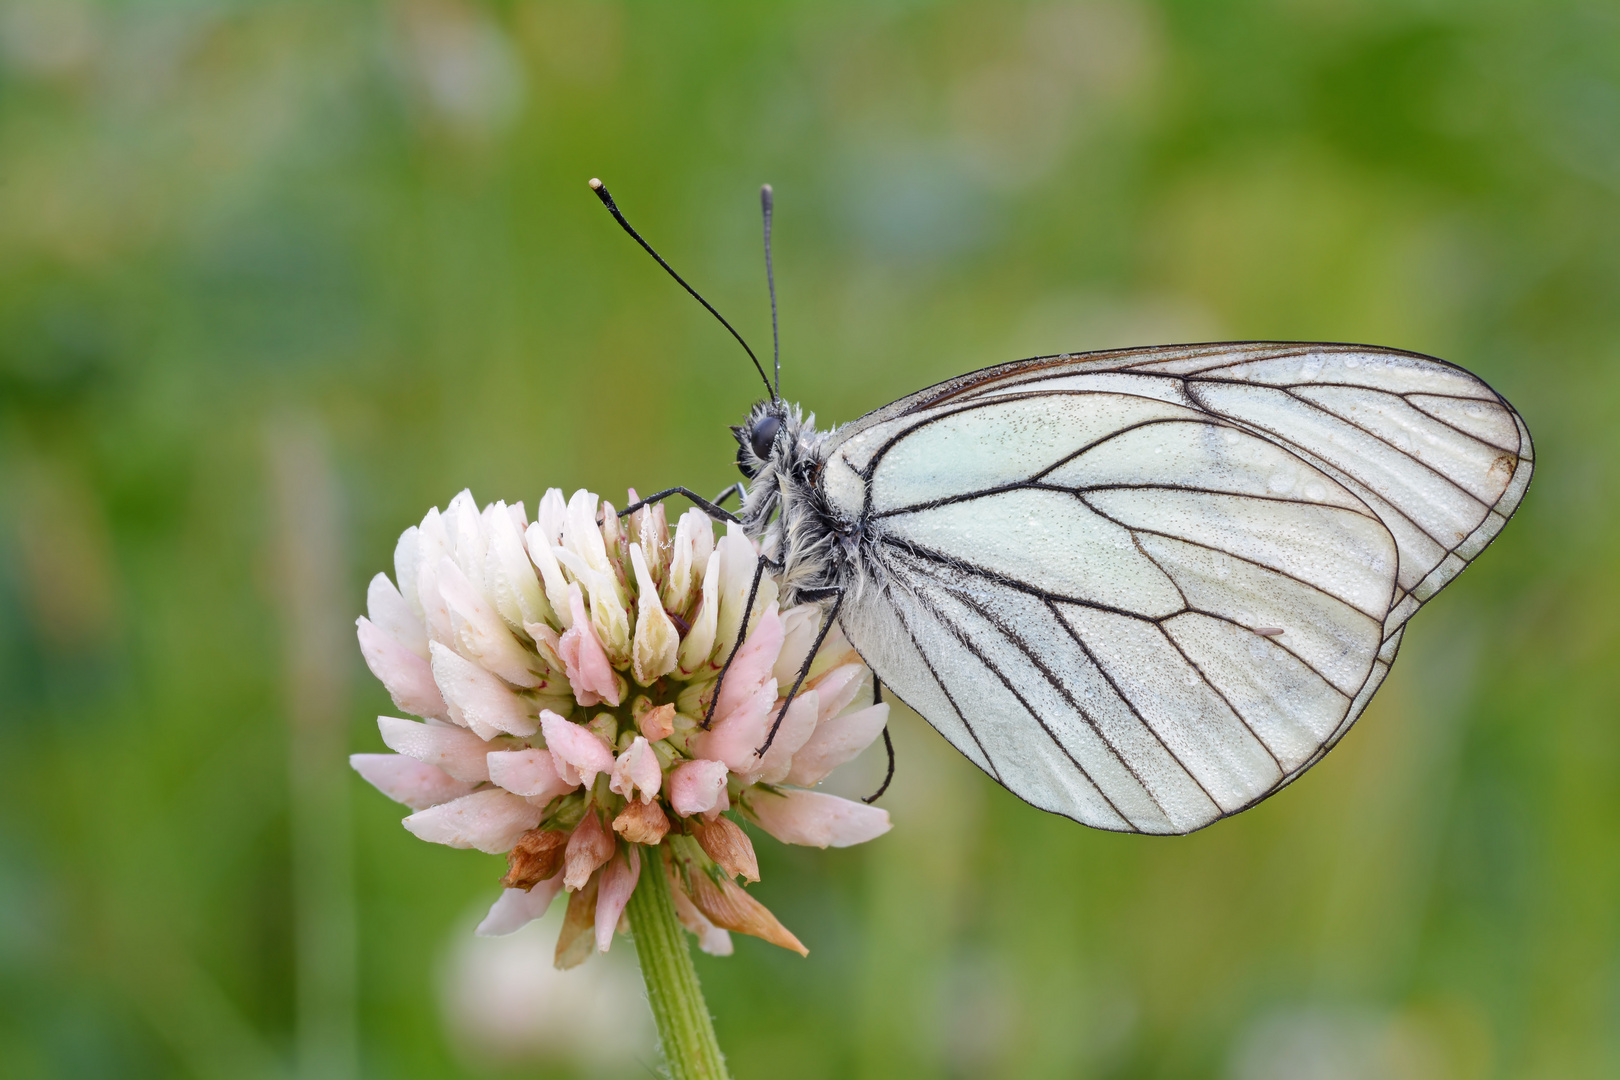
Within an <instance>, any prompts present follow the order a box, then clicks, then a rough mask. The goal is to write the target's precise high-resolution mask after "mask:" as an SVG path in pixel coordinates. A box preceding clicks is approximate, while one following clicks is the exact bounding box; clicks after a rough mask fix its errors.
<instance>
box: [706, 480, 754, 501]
mask: <svg viewBox="0 0 1620 1080" xmlns="http://www.w3.org/2000/svg"><path fill="white" fill-rule="evenodd" d="M733 493H735V494H736V496H737V498H739V499H746V498H748V489H747V488H745V487H743V486H742V481H741V480H739V481H737V482H736V483H735V484H732V485H731V486H730V487H728V488H726V489H725V490H724V491H722V492H721V493H720V494H718V495H716V496H715V497H714V499H713V500H712V501H713V502H714V505H716V506H724V505H726V500H727V499H729V498H731V496H732V494H733Z"/></svg>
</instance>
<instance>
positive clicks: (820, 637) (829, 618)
mask: <svg viewBox="0 0 1620 1080" xmlns="http://www.w3.org/2000/svg"><path fill="white" fill-rule="evenodd" d="M801 595H804V596H812V597H813V594H812V593H810V592H808V591H807V592H805V593H803V594H801ZM832 595H833V603H832V610H831V611H828V612H827V614H826V615H825V616H824V617H823V618H822V620H821V629H820V630H819V631H818V632H817V633H816V643H815V644H814V645H812V646H810V653H809V655H807V656H806V657H805V658H804V664H803V665H802V666H800V668H799V677H798V678H797V679H794V680H793V689H792V690H789V691H788V696H787V700H786V701H784V702H782V707H781V708H780V709H778V710H777V713H776V720H775V722H774V723H772V724H771V732H770V734H769V735H767V736H765V745H764V746H762V747H760V748H759V749H758V750H756V751H754V753H755V755H756V756H758V757H764V756H765V751H767V750H769V749H770V748H771V743H773V742H775V741H776V731H777V729H778V728H780V727H781V726H782V718H783V717H784V716H786V715H787V711H788V706H790V705H792V704H793V699H794V698H795V697H798V695H799V687H801V686H803V685H804V680H805V676H807V675H809V674H810V665H811V664H814V663H815V662H816V653H818V652H820V651H821V643H822V642H823V641H826V640H827V632H828V631H829V630H831V629H832V628H833V623H835V622H836V621H837V620H838V608H839V606H840V605H842V604H843V602H844V594H843V593H841V592H836V593H833V594H832Z"/></svg>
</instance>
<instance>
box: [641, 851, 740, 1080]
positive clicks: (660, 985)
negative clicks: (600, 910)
mask: <svg viewBox="0 0 1620 1080" xmlns="http://www.w3.org/2000/svg"><path fill="white" fill-rule="evenodd" d="M645 850H646V852H647V853H648V857H646V858H645V859H644V860H643V864H642V870H641V879H640V881H638V882H637V883H636V891H635V892H634V893H632V894H631V896H630V905H629V907H628V909H627V910H628V911H629V913H630V931H631V933H632V934H633V935H634V936H635V942H636V957H637V959H639V960H640V961H641V977H642V979H644V980H645V981H646V983H647V1002H648V1004H650V1005H651V1006H652V1013H653V1019H654V1020H656V1021H657V1022H658V1038H659V1041H660V1042H661V1043H662V1044H663V1047H664V1061H665V1062H666V1063H667V1064H668V1065H669V1074H670V1076H671V1078H672V1080H727V1073H726V1063H725V1058H724V1057H723V1056H722V1055H721V1053H720V1044H719V1043H718V1042H716V1041H715V1037H714V1024H713V1022H712V1021H711V1020H710V1019H709V1007H708V1005H707V1004H705V1003H704V1001H703V990H702V988H701V987H700V986H698V977H697V970H696V969H695V968H694V967H693V966H692V953H691V951H690V949H689V948H688V946H687V943H686V932H685V931H684V930H682V929H681V924H680V922H679V921H677V920H676V918H675V904H674V902H673V901H672V900H671V899H670V895H669V882H668V881H667V880H666V879H665V877H664V861H663V859H661V858H659V855H661V854H662V852H660V851H659V849H657V848H648V849H645Z"/></svg>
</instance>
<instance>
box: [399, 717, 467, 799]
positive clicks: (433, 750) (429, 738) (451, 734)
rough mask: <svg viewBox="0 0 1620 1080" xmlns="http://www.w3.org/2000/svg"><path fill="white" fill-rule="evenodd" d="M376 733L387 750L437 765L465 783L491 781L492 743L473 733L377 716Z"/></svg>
mask: <svg viewBox="0 0 1620 1080" xmlns="http://www.w3.org/2000/svg"><path fill="white" fill-rule="evenodd" d="M377 730H378V731H379V732H381V733H382V740H383V745H385V746H387V747H388V749H390V750H394V751H397V752H398V753H401V754H405V755H406V756H408V757H413V758H415V759H416V760H417V761H424V762H426V763H427V764H429V765H436V766H438V767H439V768H441V769H443V770H444V771H445V772H447V773H449V774H450V775H451V776H453V777H455V778H456V779H457V780H461V781H464V782H466V783H478V782H480V781H483V780H488V779H489V763H488V762H487V761H486V760H485V759H486V756H487V755H488V754H489V744H488V743H487V742H485V741H484V740H483V739H480V738H479V737H478V736H477V735H474V734H473V733H472V732H470V731H464V730H462V729H461V728H453V727H443V726H440V725H438V724H423V723H418V722H417V721H415V720H404V719H401V718H400V717H397V716H379V717H377Z"/></svg>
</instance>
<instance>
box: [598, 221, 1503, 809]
mask: <svg viewBox="0 0 1620 1080" xmlns="http://www.w3.org/2000/svg"><path fill="white" fill-rule="evenodd" d="M598 193H599V195H603V196H604V199H603V201H604V202H605V203H607V204H608V206H609V209H610V210H615V216H618V215H617V212H616V208H614V207H613V206H612V204H611V201H610V200H609V199H607V198H606V197H605V191H604V190H599V192H598ZM768 212H769V207H768V204H767V215H768ZM768 220H769V219H768V216H767V244H768V236H769V232H768V229H769V225H768ZM620 222H621V224H624V222H623V219H622V217H621V218H620ZM625 227H626V228H627V229H628V228H629V227H628V225H626V226H625ZM631 233H632V235H635V233H634V231H633V230H631ZM637 239H638V240H639V239H640V238H639V236H638V237H637ZM644 246H645V245H644ZM648 250H651V249H650V248H649V249H648ZM660 262H662V260H660ZM666 269H667V265H666ZM671 273H672V274H673V271H671ZM677 280H679V279H678V278H677ZM682 284H683V285H684V284H685V283H684V282H682ZM694 295H696V294H695V293H694ZM700 299H701V298H700ZM705 306H707V305H706V304H705ZM710 310H711V311H712V310H713V309H712V308H711V309H710ZM723 321H724V320H722V322H723ZM727 325H728V329H729V324H727ZM733 333H735V331H733ZM739 340H741V339H740V338H739ZM744 347H745V348H746V345H745V346H744ZM750 355H752V354H750ZM756 363H757V361H756ZM763 374H764V373H763V370H761V375H762V376H763ZM767 386H768V387H769V386H770V383H769V381H767ZM772 395H773V396H772V398H771V400H769V401H764V402H761V403H760V404H758V405H756V406H755V407H754V409H753V410H752V411H751V413H750V414H749V417H748V421H747V423H746V424H745V425H744V426H743V427H742V428H739V429H734V430H735V431H736V433H737V439H738V444H739V450H738V465H739V467H740V468H741V469H742V471H743V473H744V475H745V476H747V477H748V478H749V481H750V483H749V486H748V489H747V497H746V500H745V502H744V505H743V511H742V516H741V521H742V525H743V528H744V529H745V530H746V531H747V533H748V534H749V536H751V537H753V538H754V539H755V540H757V541H758V542H759V543H760V546H761V551H762V553H763V554H764V555H765V556H766V557H767V558H769V559H771V560H772V561H773V562H774V564H775V566H776V568H777V570H778V573H779V574H780V576H781V578H782V586H783V587H782V604H783V605H784V606H788V605H792V604H795V603H799V602H803V601H806V600H811V601H821V602H822V603H823V604H824V605H825V607H826V611H827V621H826V625H827V626H830V625H831V624H832V622H833V621H836V623H837V625H838V626H839V627H840V628H841V629H842V631H843V633H844V635H845V636H846V637H847V638H848V639H849V641H850V643H851V644H852V645H853V646H854V647H855V648H856V649H857V650H858V651H859V652H860V654H861V656H862V657H863V658H864V659H865V660H866V662H867V663H868V665H870V666H871V668H872V670H873V671H874V672H876V674H877V676H878V677H879V678H880V679H881V680H882V682H883V683H885V684H887V685H888V686H889V687H890V688H891V689H892V690H893V691H894V692H895V693H896V694H897V695H898V696H899V697H900V698H901V699H902V700H904V701H905V702H906V704H908V705H910V706H911V707H912V708H913V709H915V710H916V711H917V712H918V713H919V714H921V715H922V716H923V717H924V718H925V719H926V720H927V721H928V722H929V723H930V724H932V725H933V726H934V728H935V729H936V730H938V731H939V732H940V734H942V735H944V736H945V738H946V739H948V740H949V741H950V742H951V744H952V745H953V746H955V747H956V748H957V749H958V750H960V751H961V752H962V753H963V754H965V755H966V756H967V757H968V758H969V759H970V760H972V761H973V763H974V764H976V765H978V766H979V767H980V768H981V769H983V770H984V771H985V772H986V773H988V774H989V775H990V776H991V777H993V778H994V779H995V780H996V781H997V782H999V783H1000V784H1002V785H1004V786H1005V787H1007V788H1008V789H1009V790H1010V791H1012V792H1013V793H1014V794H1016V795H1017V796H1019V797H1020V798H1022V799H1024V800H1025V801H1027V802H1029V803H1031V804H1033V805H1035V806H1038V807H1040V808H1042V809H1044V810H1050V811H1052V812H1054V813H1058V814H1062V815H1064V816H1066V817H1070V818H1073V819H1075V820H1076V821H1080V822H1084V823H1085V824H1087V825H1092V826H1095V827H1097V828H1101V829H1111V830H1116V831H1127V832H1144V833H1186V832H1190V831H1192V830H1194V829H1199V828H1202V827H1203V826H1205V825H1208V824H1210V823H1211V822H1214V821H1217V820H1219V819H1220V818H1222V817H1226V816H1228V815H1231V814H1235V813H1237V812H1238V811H1240V810H1244V809H1246V808H1248V807H1250V806H1253V805H1254V804H1255V803H1257V802H1259V801H1260V800H1261V799H1264V798H1265V797H1266V796H1268V795H1270V794H1272V793H1273V792H1275V791H1277V790H1278V789H1279V788H1281V787H1283V786H1284V785H1286V784H1287V783H1289V782H1290V781H1292V780H1293V779H1294V778H1295V777H1297V776H1298V775H1299V774H1300V773H1302V772H1304V771H1305V770H1306V769H1308V768H1310V766H1311V765H1313V764H1315V763H1316V762H1317V761H1319V760H1320V759H1321V757H1322V755H1324V754H1325V753H1327V751H1328V750H1329V749H1331V748H1332V747H1333V745H1334V744H1335V743H1336V742H1338V740H1339V739H1340V738H1342V737H1343V735H1344V733H1345V732H1346V731H1347V730H1348V729H1349V728H1350V725H1351V724H1353V723H1354V722H1355V720H1356V718H1357V717H1358V716H1360V714H1361V712H1362V710H1363V709H1364V708H1365V707H1366V705H1367V701H1368V699H1369V698H1371V696H1372V694H1373V692H1374V691H1375V690H1376V689H1377V688H1378V685H1379V683H1381V682H1382V681H1383V678H1384V676H1385V675H1386V674H1387V673H1388V671H1389V667H1390V665H1391V664H1392V663H1393V662H1394V660H1395V654H1396V651H1397V650H1398V649H1399V647H1400V642H1401V635H1402V633H1403V631H1404V628H1405V625H1406V621H1407V619H1409V618H1410V617H1411V615H1412V613H1413V612H1414V611H1416V610H1417V609H1418V607H1419V606H1420V605H1422V604H1423V603H1424V602H1426V601H1427V600H1428V599H1429V598H1430V597H1432V596H1433V595H1434V594H1435V593H1436V592H1438V591H1439V590H1440V589H1441V588H1442V587H1443V586H1444V585H1445V584H1446V583H1447V582H1449V581H1450V580H1451V579H1452V578H1454V577H1456V576H1457V574H1458V573H1460V572H1461V571H1462V570H1463V568H1464V567H1466V566H1467V565H1468V563H1469V562H1470V561H1471V560H1472V559H1473V558H1474V557H1475V556H1477V555H1478V554H1479V553H1480V551H1482V550H1483V549H1484V548H1485V546H1486V545H1487V544H1489V543H1490V541H1491V540H1492V539H1493V538H1494V537H1495V536H1496V534H1497V533H1498V532H1500V531H1501V529H1502V526H1503V525H1505V524H1507V520H1508V518H1509V517H1510V516H1512V514H1513V512H1514V510H1515V509H1516V508H1517V507H1518V505H1519V502H1520V500H1521V499H1522V498H1523V497H1524V493H1525V489H1526V487H1527V486H1528V485H1529V483H1530V475H1531V471H1532V450H1531V443H1530V434H1529V431H1528V430H1527V429H1526V428H1525V425H1524V421H1523V420H1521V419H1520V417H1519V415H1518V413H1516V412H1515V411H1514V410H1513V408H1512V407H1511V406H1510V405H1508V403H1507V402H1506V401H1504V400H1503V399H1502V398H1501V397H1500V396H1499V395H1498V394H1497V393H1496V392H1495V391H1493V390H1492V389H1491V388H1490V387H1489V386H1487V385H1486V384H1485V383H1484V382H1483V381H1481V380H1480V379H1479V378H1477V377H1476V376H1474V375H1472V374H1470V373H1468V372H1467V371H1464V370H1463V369H1461V368H1459V367H1456V366H1454V365H1451V364H1448V363H1445V362H1444V361H1441V360H1435V359H1433V358H1430V357H1426V356H1420V355H1417V354H1414V353H1407V352H1400V351H1396V350H1390V349H1379V348H1372V347H1368V346H1360V345H1324V344H1295V343H1271V342H1245V343H1224V344H1212V345H1181V346H1166V347H1162V348H1151V349H1127V350H1119V351H1111V352H1101V353H1089V354H1079V355H1068V354H1064V355H1061V356H1053V357H1039V358H1036V359H1032V360H1023V361H1019V362H1017V363H1012V364H1004V365H1002V366H999V367H993V368H987V369H985V370H983V371H979V372H975V373H973V374H971V375H964V376H962V377H961V378H958V379H954V380H951V381H949V382H945V383H941V384H939V385H938V386H934V387H931V388H929V389H927V390H923V391H920V392H918V393H916V394H913V395H911V396H910V397H907V398H903V399H901V400H900V401H897V402H895V403H894V404H892V405H889V406H886V407H885V408H882V409H879V410H877V411H875V412H872V413H868V414H867V415H866V416H864V417H862V418H860V419H859V420H856V421H855V422H853V423H851V424H847V425H844V426H843V427H839V428H836V429H834V430H832V431H829V432H819V431H817V430H816V429H815V428H814V426H813V420H806V419H805V418H804V417H803V416H802V414H801V413H800V411H799V410H798V409H797V408H794V407H789V406H788V405H787V404H786V403H784V402H782V401H781V400H780V399H779V398H777V397H776V396H775V392H774V389H773V391H772ZM688 494H690V493H688ZM698 501H699V502H702V500H698ZM704 505H705V506H708V504H707V503H704ZM825 632H826V627H825V626H824V628H823V633H825ZM812 651H813V650H812Z"/></svg>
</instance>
